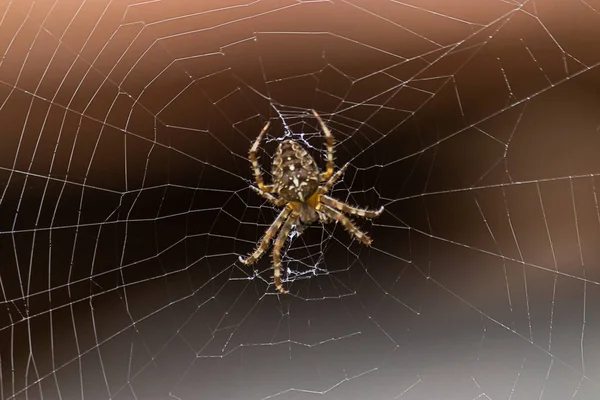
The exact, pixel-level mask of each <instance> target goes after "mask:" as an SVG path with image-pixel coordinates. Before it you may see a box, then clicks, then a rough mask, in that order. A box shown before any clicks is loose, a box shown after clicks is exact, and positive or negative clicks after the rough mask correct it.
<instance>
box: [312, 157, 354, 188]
mask: <svg viewBox="0 0 600 400" xmlns="http://www.w3.org/2000/svg"><path fill="white" fill-rule="evenodd" d="M348 165H349V163H346V164H344V166H343V167H342V168H340V169H338V170H337V172H336V173H335V174H333V175H331V178H329V180H328V181H327V182H325V184H324V185H323V186H321V187H320V188H319V193H320V194H325V193H327V192H329V191H330V190H331V188H332V187H333V185H334V184H335V183H336V182H337V181H338V180H339V179H340V178H341V177H342V175H343V174H344V172H346V168H348Z"/></svg>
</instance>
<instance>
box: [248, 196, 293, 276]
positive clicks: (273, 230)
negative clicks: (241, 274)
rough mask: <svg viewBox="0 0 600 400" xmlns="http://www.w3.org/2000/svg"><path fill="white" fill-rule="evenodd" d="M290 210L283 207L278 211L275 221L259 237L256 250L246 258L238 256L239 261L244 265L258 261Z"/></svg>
mask: <svg viewBox="0 0 600 400" xmlns="http://www.w3.org/2000/svg"><path fill="white" fill-rule="evenodd" d="M291 212H292V210H291V208H288V207H286V208H284V209H283V210H282V211H281V212H280V213H279V215H278V216H277V218H275V221H273V223H272V224H271V226H269V229H267V231H266V232H265V236H263V238H262V239H261V241H260V244H259V245H258V247H256V250H254V252H253V253H252V254H250V255H249V256H248V257H246V258H243V257H242V256H240V257H239V259H240V261H241V262H243V263H244V264H246V265H250V264H254V263H255V262H256V261H258V260H259V259H260V258H261V257H262V255H263V254H264V253H265V251H266V250H267V249H268V248H269V242H270V241H271V239H273V238H274V237H275V234H276V233H277V231H278V230H279V228H281V225H283V222H284V221H285V220H286V219H287V217H288V216H289V215H290V213H291Z"/></svg>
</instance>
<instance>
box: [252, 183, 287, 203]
mask: <svg viewBox="0 0 600 400" xmlns="http://www.w3.org/2000/svg"><path fill="white" fill-rule="evenodd" d="M250 187H251V188H252V190H254V191H255V192H256V193H258V194H259V195H261V196H262V197H264V198H265V199H267V200H268V201H269V202H270V203H271V204H273V205H275V206H277V207H283V206H284V205H285V203H286V201H285V200H284V199H278V198H277V197H275V196H273V195H272V194H271V193H268V192H265V191H262V190H260V189H259V188H257V187H255V186H250Z"/></svg>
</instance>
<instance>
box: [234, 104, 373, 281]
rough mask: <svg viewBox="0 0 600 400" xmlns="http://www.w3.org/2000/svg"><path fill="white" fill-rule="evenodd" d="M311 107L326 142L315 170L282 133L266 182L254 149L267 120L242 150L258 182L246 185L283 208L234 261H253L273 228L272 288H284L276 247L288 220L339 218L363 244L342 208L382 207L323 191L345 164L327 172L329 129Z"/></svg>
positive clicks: (365, 239)
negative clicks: (251, 247)
mask: <svg viewBox="0 0 600 400" xmlns="http://www.w3.org/2000/svg"><path fill="white" fill-rule="evenodd" d="M312 113H313V114H314V116H315V117H316V118H317V120H318V121H319V124H320V125H321V129H322V130H323V132H324V133H325V139H326V146H327V170H326V171H325V172H320V171H319V168H318V167H317V163H316V162H315V160H314V159H313V158H312V157H311V155H310V154H308V152H307V151H306V149H305V148H304V147H303V146H302V145H301V144H300V143H298V142H296V141H294V140H289V139H288V140H285V141H283V142H281V143H280V144H279V146H278V147H277V150H276V151H275V157H274V159H273V167H272V175H273V181H274V184H272V185H266V184H265V183H264V181H263V177H262V172H261V169H260V165H259V164H258V157H257V156H256V152H257V150H258V146H259V145H260V141H261V139H262V137H263V135H264V134H265V132H266V131H267V129H268V128H269V122H267V124H266V125H265V126H264V128H263V129H262V131H261V132H260V134H259V135H258V137H257V138H256V141H255V142H254V144H253V145H252V147H251V148H250V153H249V154H248V159H249V160H250V162H251V163H252V170H253V171H254V179H255V180H256V185H257V186H258V188H256V187H254V186H252V189H254V190H255V191H257V192H258V193H259V194H260V195H261V196H263V197H264V198H265V199H267V200H268V201H269V202H271V203H272V204H273V205H275V206H278V207H284V209H283V210H282V211H281V213H280V214H279V216H278V217H277V218H276V219H275V221H273V223H272V224H271V226H270V227H269V228H268V229H267V231H266V233H265V235H264V236H263V238H262V239H261V241H260V243H259V245H258V247H257V248H256V250H255V251H254V252H253V253H252V254H250V255H249V256H248V257H247V258H243V257H241V256H240V261H241V262H243V263H244V264H247V265H249V264H253V263H255V262H256V261H258V260H259V259H260V257H261V256H262V255H263V254H264V252H265V251H266V250H267V248H268V247H269V243H270V241H271V239H273V237H275V235H276V234H277V232H278V231H279V234H277V237H276V239H275V244H274V246H273V270H274V274H273V275H274V278H275V279H274V281H275V288H276V289H277V290H278V291H279V292H281V293H288V291H287V290H285V289H284V288H283V285H282V284H281V248H282V247H283V245H284V244H285V241H286V239H287V237H288V235H289V233H290V231H291V230H292V226H293V225H297V226H298V225H302V226H307V225H310V224H311V223H313V222H315V221H316V220H317V219H319V220H320V221H321V222H322V223H325V222H328V221H329V220H333V221H337V222H339V223H340V224H342V226H343V227H344V229H346V231H348V233H349V234H350V235H353V236H354V237H356V239H358V240H359V241H360V242H361V243H363V244H365V245H367V246H369V245H370V244H371V243H372V239H371V238H370V237H369V236H367V235H366V234H365V233H363V232H362V231H361V230H360V229H358V228H357V227H356V225H354V223H353V222H352V220H351V219H350V218H348V217H347V216H345V215H344V214H343V213H347V214H351V215H357V216H359V217H363V218H375V217H377V216H379V214H381V213H382V212H383V207H381V208H380V209H379V210H376V211H374V210H364V209H361V208H357V207H353V206H350V205H348V204H345V203H343V202H341V201H339V200H336V199H334V198H331V197H329V196H327V195H326V193H327V192H329V190H331V187H332V186H333V184H334V183H335V182H336V181H337V180H338V179H340V177H341V176H342V174H343V173H344V171H345V170H346V168H347V167H348V164H346V165H344V166H343V167H342V168H340V169H339V170H338V171H337V172H336V173H335V174H334V173H333V169H334V166H335V164H334V162H333V146H334V139H333V135H332V134H331V131H330V130H329V128H327V126H326V125H325V124H324V123H323V120H322V119H321V117H320V116H319V114H317V112H316V111H314V110H313V112H312ZM323 182H325V183H324V184H323V185H322V186H319V183H323ZM271 193H276V194H277V195H279V197H275V196H273V195H272V194H271ZM299 222H300V224H299ZM280 229H281V230H280Z"/></svg>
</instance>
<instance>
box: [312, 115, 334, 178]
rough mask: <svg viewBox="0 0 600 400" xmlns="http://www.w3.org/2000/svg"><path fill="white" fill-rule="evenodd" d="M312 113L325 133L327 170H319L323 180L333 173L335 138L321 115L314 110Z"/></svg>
mask: <svg viewBox="0 0 600 400" xmlns="http://www.w3.org/2000/svg"><path fill="white" fill-rule="evenodd" d="M312 113H313V115H314V116H315V118H316V119H317V121H319V125H321V129H322V130H323V133H324V134H325V146H327V170H326V171H325V172H321V175H320V176H319V179H320V180H321V182H325V181H326V180H328V179H329V178H330V177H331V175H333V169H334V167H335V163H334V161H333V153H334V145H335V139H334V138H333V134H332V133H331V131H330V130H329V128H328V127H327V125H325V123H324V122H323V120H322V119H321V116H320V115H319V114H317V112H316V111H315V110H312Z"/></svg>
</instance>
